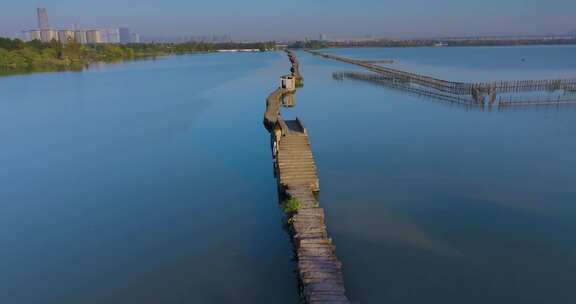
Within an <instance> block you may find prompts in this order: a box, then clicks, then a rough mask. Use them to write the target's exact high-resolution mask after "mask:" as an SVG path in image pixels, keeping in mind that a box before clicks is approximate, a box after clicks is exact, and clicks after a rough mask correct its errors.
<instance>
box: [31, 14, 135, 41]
mask: <svg viewBox="0 0 576 304" xmlns="http://www.w3.org/2000/svg"><path fill="white" fill-rule="evenodd" d="M37 12H38V28H37V29H33V30H29V31H24V32H22V35H21V38H22V40H24V41H32V40H40V41H42V42H51V41H52V40H56V41H60V42H62V43H68V42H69V41H72V40H73V41H76V42H78V43H81V44H96V43H121V44H126V43H139V42H140V36H139V35H138V34H136V33H132V32H130V29H128V28H109V29H88V30H86V29H78V27H77V26H76V27H75V28H74V29H63V30H56V29H53V28H50V25H49V23H48V11H47V10H46V9H45V8H38V10H37Z"/></svg>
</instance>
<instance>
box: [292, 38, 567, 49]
mask: <svg viewBox="0 0 576 304" xmlns="http://www.w3.org/2000/svg"><path fill="white" fill-rule="evenodd" d="M568 44H576V38H573V39H566V38H555V39H508V40H503V39H500V40H489V39H466V40H424V39H417V40H386V39H382V40H365V41H315V40H308V41H298V42H295V43H292V44H291V45H290V46H289V47H290V48H295V49H322V48H347V47H390V48H392V47H432V46H448V47H465V46H515V45H568Z"/></svg>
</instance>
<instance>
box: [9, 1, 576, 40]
mask: <svg viewBox="0 0 576 304" xmlns="http://www.w3.org/2000/svg"><path fill="white" fill-rule="evenodd" d="M284 5H285V9H283V6H284ZM37 7H45V8H47V9H48V11H49V12H50V26H51V27H54V28H72V27H73V25H74V24H79V25H80V26H81V27H84V28H94V27H98V26H99V25H101V24H106V25H107V26H110V27H114V28H121V27H130V28H131V29H135V30H136V31H137V32H139V33H142V35H143V36H146V37H151V36H153V37H165V36H171V37H185V36H201V35H207V34H210V33H226V34H230V35H231V36H234V37H235V38H236V39H241V40H281V39H303V38H305V37H309V38H315V37H319V35H320V33H321V34H322V35H324V37H329V38H344V37H365V36H373V37H387V38H416V37H417V38H426V37H442V36H485V35H489V36H495V35H544V34H549V33H550V34H565V33H570V32H573V31H574V30H576V21H575V20H574V18H573V12H574V11H575V10H576V1H573V0H549V1H537V0H507V1H496V0H485V1H482V2H478V1H475V2H472V1H469V2H468V1H466V2H464V1H456V0H436V1H426V0H404V1H401V2H384V1H378V0H357V1H341V0H332V1H322V2H320V1H315V2H311V1H304V0H293V1H290V2H289V3H286V4H283V3H279V2H262V1H256V0H245V1H241V2H239V1H232V0H216V1H210V2H207V3H197V2H194V3H193V2H189V1H183V0H165V1H162V2H161V3H158V2H145V1H144V2H143V1H136V0H125V1H121V2H120V1H112V0H101V1H97V2H79V1H74V0H41V1H37V0H35V1H31V0H21V1H18V2H16V1H11V2H10V3H6V4H4V5H3V9H2V11H1V12H0V35H3V36H14V35H15V34H16V33H18V32H20V31H22V30H26V29H32V28H35V27H36V25H37V20H35V17H36V16H34V14H33V13H31V12H34V11H35V10H36V8H37Z"/></svg>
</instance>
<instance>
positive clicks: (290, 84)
mask: <svg viewBox="0 0 576 304" xmlns="http://www.w3.org/2000/svg"><path fill="white" fill-rule="evenodd" d="M280 79H281V80H282V88H283V89H285V90H287V91H290V92H291V91H295V90H296V77H294V76H292V75H285V76H282V77H281V78H280Z"/></svg>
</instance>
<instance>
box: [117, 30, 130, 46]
mask: <svg viewBox="0 0 576 304" xmlns="http://www.w3.org/2000/svg"><path fill="white" fill-rule="evenodd" d="M118 31H119V32H120V43H122V44H127V43H130V42H132V34H131V33H130V29H129V28H127V27H121V28H119V29H118Z"/></svg>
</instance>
